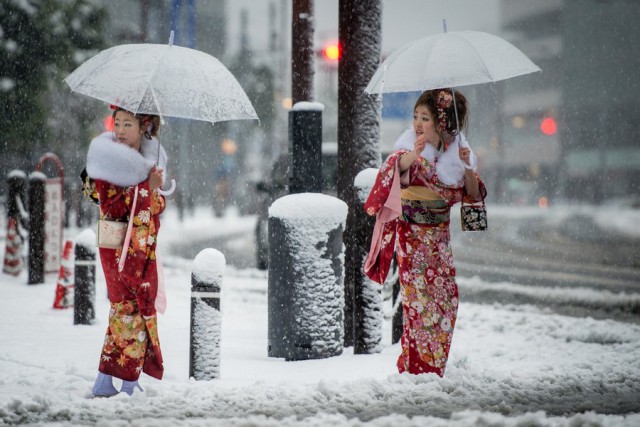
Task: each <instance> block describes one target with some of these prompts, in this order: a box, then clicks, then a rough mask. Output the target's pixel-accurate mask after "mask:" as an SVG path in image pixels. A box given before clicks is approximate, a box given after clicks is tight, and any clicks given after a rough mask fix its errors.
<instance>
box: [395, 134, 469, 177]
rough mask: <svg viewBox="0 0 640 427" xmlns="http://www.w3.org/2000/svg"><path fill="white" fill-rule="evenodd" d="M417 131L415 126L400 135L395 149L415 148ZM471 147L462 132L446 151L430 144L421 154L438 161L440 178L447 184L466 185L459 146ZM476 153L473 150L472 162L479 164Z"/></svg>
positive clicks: (432, 160) (431, 160) (437, 168)
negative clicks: (441, 151) (438, 149)
mask: <svg viewBox="0 0 640 427" xmlns="http://www.w3.org/2000/svg"><path fill="white" fill-rule="evenodd" d="M416 138H417V135H416V132H415V130H414V129H413V128H409V129H407V130H406V131H404V132H403V133H402V135H400V137H399V138H398V139H397V140H396V142H395V143H394V144H393V149H394V150H413V145H414V143H415V142H416ZM459 146H462V147H463V148H469V149H471V147H469V143H468V142H467V140H466V139H465V137H464V134H463V133H462V132H460V133H459V135H458V136H456V139H455V141H454V142H452V143H451V144H449V147H447V150H446V151H445V152H444V153H440V152H438V151H437V150H436V149H435V148H433V145H431V144H428V143H427V145H426V147H425V148H424V150H423V151H422V153H421V154H420V155H421V156H422V157H424V158H425V159H427V160H428V161H430V162H431V163H433V162H434V161H435V159H436V157H437V158H438V161H437V162H436V171H437V172H438V179H439V180H440V182H442V183H443V184H445V185H458V186H462V185H464V170H465V168H464V163H463V162H462V160H460V154H459V153H458V147H459ZM475 156H476V155H475V154H474V153H473V150H472V151H471V164H472V165H474V168H473V169H474V170H475V165H476V164H477V159H476V157H475Z"/></svg>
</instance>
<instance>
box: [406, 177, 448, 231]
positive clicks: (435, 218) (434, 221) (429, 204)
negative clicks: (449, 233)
mask: <svg viewBox="0 0 640 427" xmlns="http://www.w3.org/2000/svg"><path fill="white" fill-rule="evenodd" d="M400 197H401V203H402V215H401V216H400V219H401V220H402V221H405V222H409V223H412V224H422V225H430V226H435V225H439V224H448V223H449V210H450V207H449V205H448V204H447V201H446V200H445V199H443V198H442V196H440V195H439V194H438V193H436V192H435V191H433V190H430V189H429V188H427V187H421V186H410V187H407V188H405V189H403V190H402V191H401V192H400Z"/></svg>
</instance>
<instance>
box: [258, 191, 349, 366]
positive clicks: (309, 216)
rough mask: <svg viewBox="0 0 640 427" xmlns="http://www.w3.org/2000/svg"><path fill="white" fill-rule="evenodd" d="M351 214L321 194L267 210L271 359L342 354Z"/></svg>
mask: <svg viewBox="0 0 640 427" xmlns="http://www.w3.org/2000/svg"><path fill="white" fill-rule="evenodd" d="M347 209H348V208H347V204H346V203H344V202H343V201H342V200H340V199H337V198H335V197H331V196H327V195H325V194H317V193H302V194H291V195H288V196H284V197H281V198H280V199H278V200H276V201H275V202H274V203H273V204H272V205H271V207H270V208H269V279H268V283H269V285H268V287H269V289H268V340H269V347H268V355H269V357H284V358H285V360H305V359H320V358H325V357H331V356H337V355H339V354H341V353H342V349H343V339H344V321H343V314H344V313H343V309H344V285H343V283H344V245H343V244H342V233H343V230H344V227H345V221H346V217H347Z"/></svg>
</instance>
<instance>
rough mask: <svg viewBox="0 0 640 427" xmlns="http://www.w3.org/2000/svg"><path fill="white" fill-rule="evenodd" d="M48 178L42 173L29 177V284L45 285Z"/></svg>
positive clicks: (33, 173)
mask: <svg viewBox="0 0 640 427" xmlns="http://www.w3.org/2000/svg"><path fill="white" fill-rule="evenodd" d="M46 179H47V177H46V175H45V174H43V173H42V172H32V173H31V174H30V175H29V275H28V279H27V283H28V284H29V285H33V284H36V283H44V262H45V248H44V243H45V242H44V237H45V235H44V232H45V231H44V226H45V212H44V195H45V181H46Z"/></svg>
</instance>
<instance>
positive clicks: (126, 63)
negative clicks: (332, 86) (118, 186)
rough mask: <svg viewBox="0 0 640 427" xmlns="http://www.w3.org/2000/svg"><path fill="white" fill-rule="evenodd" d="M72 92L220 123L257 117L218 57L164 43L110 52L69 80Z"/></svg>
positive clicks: (131, 108)
mask: <svg viewBox="0 0 640 427" xmlns="http://www.w3.org/2000/svg"><path fill="white" fill-rule="evenodd" d="M64 81H65V83H67V84H68V85H69V87H70V88H71V90H72V91H74V92H78V93H81V94H83V95H87V96H90V97H92V98H96V99H100V100H102V101H105V102H108V103H110V104H114V105H117V106H119V107H122V108H124V109H126V110H129V111H131V112H133V113H142V114H155V115H159V116H161V117H163V116H170V117H181V118H186V119H196V120H204V121H208V122H212V123H215V122H219V121H226V120H237V119H257V118H258V116H257V114H256V112H255V110H254V108H253V106H252V105H251V101H249V98H248V97H247V95H246V93H245V92H244V90H243V89H242V87H240V84H239V83H238V81H237V80H236V79H235V77H234V76H233V75H232V74H231V73H230V72H229V70H227V68H226V67H225V66H224V65H222V63H220V61H218V60H217V59H216V58H214V57H213V56H211V55H208V54H206V53H204V52H200V51H198V50H194V49H189V48H185V47H180V46H174V45H173V43H172V41H170V43H169V44H167V45H161V44H128V45H120V46H115V47H112V48H110V49H106V50H104V51H102V52H100V53H99V54H97V55H96V56H94V57H92V58H91V59H89V60H87V61H86V62H85V63H83V64H82V65H81V66H80V67H78V68H77V69H76V70H75V71H73V72H72V73H71V74H69V75H68V76H67V77H66V78H65V79H64Z"/></svg>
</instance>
